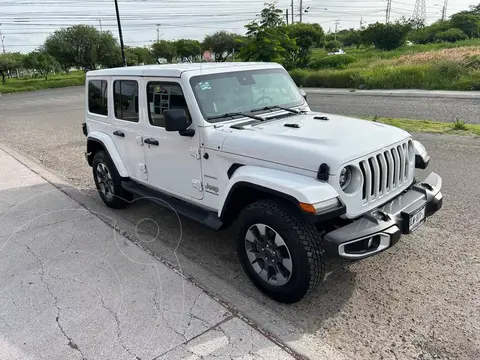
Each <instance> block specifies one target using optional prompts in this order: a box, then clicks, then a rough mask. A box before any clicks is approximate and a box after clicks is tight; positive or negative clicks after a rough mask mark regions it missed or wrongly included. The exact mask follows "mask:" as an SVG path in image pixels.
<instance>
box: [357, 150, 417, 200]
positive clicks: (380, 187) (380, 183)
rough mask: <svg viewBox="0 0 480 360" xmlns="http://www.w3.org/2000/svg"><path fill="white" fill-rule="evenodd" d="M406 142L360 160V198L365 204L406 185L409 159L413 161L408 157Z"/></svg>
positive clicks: (408, 173)
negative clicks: (361, 179)
mask: <svg viewBox="0 0 480 360" xmlns="http://www.w3.org/2000/svg"><path fill="white" fill-rule="evenodd" d="M408 144H409V143H408V142H405V143H403V144H400V145H398V146H395V147H392V148H390V149H389V150H386V151H383V152H380V153H377V154H376V155H374V156H371V157H369V158H368V159H367V160H364V161H361V162H360V170H361V171H362V174H363V189H362V191H363V193H362V200H363V202H364V203H365V204H368V203H370V202H372V201H375V200H377V199H379V198H381V197H383V196H384V195H386V194H389V193H390V192H391V191H393V190H396V189H398V188H399V187H403V186H405V185H407V183H408V181H409V178H410V176H409V175H410V171H411V170H410V161H414V159H408V153H409V152H408ZM402 185H403V186H402Z"/></svg>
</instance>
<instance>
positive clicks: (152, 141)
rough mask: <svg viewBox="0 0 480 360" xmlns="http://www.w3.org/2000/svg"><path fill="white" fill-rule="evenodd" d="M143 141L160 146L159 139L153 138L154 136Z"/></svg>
mask: <svg viewBox="0 0 480 360" xmlns="http://www.w3.org/2000/svg"><path fill="white" fill-rule="evenodd" d="M143 142H144V143H145V144H149V145H155V146H158V141H157V140H155V139H153V138H148V139H145V140H143Z"/></svg>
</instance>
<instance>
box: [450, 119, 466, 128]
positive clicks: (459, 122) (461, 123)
mask: <svg viewBox="0 0 480 360" xmlns="http://www.w3.org/2000/svg"><path fill="white" fill-rule="evenodd" d="M453 130H467V123H466V122H465V121H462V120H460V119H459V118H457V119H456V120H455V122H454V123H453Z"/></svg>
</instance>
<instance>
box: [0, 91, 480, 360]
mask: <svg viewBox="0 0 480 360" xmlns="http://www.w3.org/2000/svg"><path fill="white" fill-rule="evenodd" d="M362 99H363V102H364V101H365V99H364V98H360V99H359V100H360V101H362ZM355 101H357V100H355ZM381 101H384V100H381ZM381 101H379V103H380V102H381ZM455 101H458V100H455ZM312 103H313V104H314V105H313V107H314V108H315V107H316V106H318V103H316V102H314V101H312ZM364 109H367V105H364ZM332 110H333V109H329V110H326V111H328V112H332ZM352 111H353V110H352ZM430 111H431V112H432V114H433V113H434V112H435V106H433V107H432V108H431V109H430ZM338 112H340V113H345V112H341V111H338ZM360 115H362V114H360ZM379 115H381V114H379ZM416 117H417V116H416ZM82 119H83V97H82V96H81V89H74V88H70V89H62V90H54V91H45V92H38V93H30V94H17V95H10V96H4V97H2V98H1V99H0V143H4V144H5V145H7V146H9V147H11V148H14V149H16V150H18V151H20V152H21V153H24V154H26V155H28V156H30V157H32V158H33V159H36V161H38V162H40V163H41V164H43V165H44V166H45V167H47V168H49V169H51V170H52V171H54V172H56V173H57V174H59V176H60V177H62V178H64V179H66V180H67V181H69V182H70V183H72V184H73V185H75V186H76V187H79V188H81V189H84V190H85V191H87V192H89V193H90V194H92V196H93V197H96V195H95V192H94V191H92V189H93V179H92V176H91V169H90V168H89V167H88V166H87V165H86V163H85V160H84V158H83V151H84V145H85V138H84V136H83V134H82V133H81V129H80V124H81V122H82ZM417 138H418V139H420V140H422V141H423V143H424V145H425V146H426V147H427V148H428V150H429V152H430V154H431V155H432V159H433V160H432V164H431V166H430V168H429V169H428V170H429V171H435V172H438V173H439V174H441V175H442V177H443V179H444V189H443V192H444V195H445V202H444V209H442V211H441V212H440V213H438V214H437V215H436V216H435V217H433V218H431V219H430V220H429V221H428V222H427V224H425V225H424V226H423V227H422V228H421V230H419V231H418V232H416V233H415V234H412V235H410V236H408V237H404V238H403V239H402V241H401V242H400V243H399V244H398V245H397V246H396V247H394V248H392V249H389V250H388V251H386V252H384V253H382V254H380V255H378V256H375V257H372V258H369V259H366V260H364V261H360V262H354V263H347V262H343V261H329V262H328V265H327V267H328V270H329V271H328V275H327V277H326V279H325V281H324V284H323V286H322V287H320V288H319V289H318V290H317V291H316V292H315V293H313V294H311V295H310V296H309V297H307V298H306V299H305V300H304V301H302V302H300V303H298V304H295V305H292V306H286V305H280V304H277V303H275V302H273V301H271V300H270V299H268V298H266V297H264V296H263V295H261V294H260V293H259V292H258V291H257V290H256V289H255V288H254V287H253V286H252V285H251V283H250V282H249V280H248V279H247V278H246V276H245V275H244V273H243V271H242V269H241V267H240V265H239V263H238V261H237V258H236V255H235V251H234V247H233V243H232V240H231V238H232V232H231V231H230V230H226V231H223V232H220V233H214V232H212V231H210V230H207V229H204V228H202V227H201V226H199V225H197V224H194V223H191V222H189V221H186V220H184V219H183V220H182V231H183V235H182V237H181V241H179V226H178V220H177V218H176V217H175V216H173V215H172V214H171V213H169V212H166V211H164V210H162V209H160V208H158V207H156V206H154V205H152V204H148V203H138V204H135V205H133V206H132V207H130V208H128V209H126V210H122V211H119V212H118V214H120V216H121V217H122V218H123V222H122V223H120V224H118V226H119V227H120V228H122V227H123V226H127V224H130V225H131V224H135V225H136V227H137V228H138V229H140V230H142V231H141V234H139V235H138V236H139V237H140V236H143V237H147V238H145V239H144V245H145V247H147V248H148V249H150V250H151V251H152V252H153V253H155V254H157V255H159V256H163V255H165V254H164V253H162V251H165V250H164V249H165V246H167V247H168V248H170V249H173V248H177V247H178V249H177V252H175V255H177V254H178V255H181V256H184V257H186V258H188V259H190V260H192V261H193V262H195V263H196V264H198V266H199V267H200V268H201V269H203V270H205V271H206V273H208V274H210V276H211V277H212V278H218V279H219V280H221V281H223V282H224V283H227V284H229V286H233V288H234V289H235V291H237V292H238V293H240V294H241V295H242V296H239V297H234V298H232V297H229V296H228V295H229V294H223V295H225V296H226V297H227V298H229V299H230V301H231V302H232V303H233V305H235V306H237V307H239V308H241V307H242V303H243V302H244V299H246V298H248V299H253V300H255V301H258V302H259V303H261V304H263V305H264V306H266V307H267V308H268V309H269V310H270V311H273V312H275V313H276V314H278V315H279V316H281V317H283V318H285V319H287V320H288V321H290V322H291V323H293V324H295V325H296V326H297V327H299V328H301V329H302V332H303V337H304V338H306V339H309V343H310V344H311V347H312V349H313V351H314V352H315V349H314V347H315V346H316V344H320V343H324V342H326V343H327V344H328V345H330V346H332V347H333V348H335V349H337V350H339V351H341V352H342V353H344V354H346V355H347V356H349V357H351V358H353V359H396V360H398V359H472V360H473V359H479V358H480V325H479V324H480V246H479V234H480V220H479V219H480V204H479V202H478V201H477V200H478V199H480V187H479V186H478V179H479V178H480V156H479V155H478V154H479V152H480V140H477V139H471V138H464V137H452V136H434V135H426V134H423V135H419V136H417ZM2 171H6V170H5V169H2ZM426 174H427V172H426V171H421V172H419V174H418V176H419V177H421V176H425V175H426ZM146 218H149V219H151V221H145V219H146ZM155 223H156V224H160V234H159V236H156V235H157V228H156V225H155ZM142 234H143V235H142ZM152 238H155V239H154V240H151V239H152ZM142 241H143V240H142ZM172 253H173V250H172ZM165 256H166V255H165ZM187 275H189V276H192V277H194V278H196V279H197V281H198V282H200V283H202V282H207V281H208V280H207V279H206V278H204V277H199V275H198V274H197V273H195V272H193V273H189V274H187ZM219 293H220V294H221V291H219ZM249 315H250V316H253V317H256V316H258V318H261V317H262V314H261V313H258V314H255V310H254V309H253V310H251V313H250V314H249Z"/></svg>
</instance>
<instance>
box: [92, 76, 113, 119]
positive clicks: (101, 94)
mask: <svg viewBox="0 0 480 360" xmlns="http://www.w3.org/2000/svg"><path fill="white" fill-rule="evenodd" d="M107 86H108V85H107V81H106V80H90V81H89V82H88V111H89V112H90V113H92V114H97V115H103V116H107V115H108V93H107Z"/></svg>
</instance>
